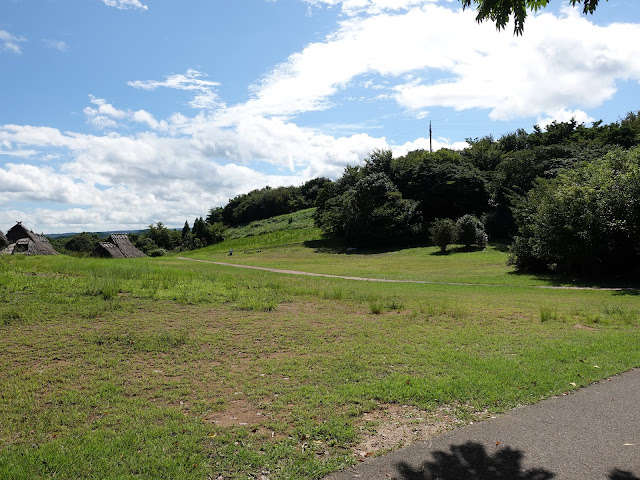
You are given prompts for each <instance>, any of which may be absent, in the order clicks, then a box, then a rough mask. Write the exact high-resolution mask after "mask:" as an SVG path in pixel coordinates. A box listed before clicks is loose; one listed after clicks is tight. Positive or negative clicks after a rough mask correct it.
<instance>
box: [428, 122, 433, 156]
mask: <svg viewBox="0 0 640 480" xmlns="http://www.w3.org/2000/svg"><path fill="white" fill-rule="evenodd" d="M429 153H433V146H432V144H431V120H429Z"/></svg>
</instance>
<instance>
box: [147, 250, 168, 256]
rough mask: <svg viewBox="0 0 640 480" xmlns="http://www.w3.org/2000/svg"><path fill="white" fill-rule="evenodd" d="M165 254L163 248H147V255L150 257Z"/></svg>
mask: <svg viewBox="0 0 640 480" xmlns="http://www.w3.org/2000/svg"><path fill="white" fill-rule="evenodd" d="M166 254H167V251H166V250H165V249H164V248H154V249H153V250H149V252H147V255H149V256H150V257H164V256H165V255H166Z"/></svg>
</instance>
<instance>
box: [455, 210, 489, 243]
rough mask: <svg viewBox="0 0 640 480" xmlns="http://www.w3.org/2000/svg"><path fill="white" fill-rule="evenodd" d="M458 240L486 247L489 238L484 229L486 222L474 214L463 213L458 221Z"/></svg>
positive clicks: (458, 241)
mask: <svg viewBox="0 0 640 480" xmlns="http://www.w3.org/2000/svg"><path fill="white" fill-rule="evenodd" d="M456 230H457V234H458V235H457V237H456V242H457V243H460V244H462V245H464V246H465V247H471V246H472V245H477V246H478V247H482V248H484V247H486V246H487V242H488V241H489V238H488V237H487V234H486V233H485V231H484V224H483V223H482V222H481V221H480V220H478V219H477V218H476V217H474V216H473V215H469V214H467V215H463V216H462V217H460V218H459V219H458V220H457V221H456Z"/></svg>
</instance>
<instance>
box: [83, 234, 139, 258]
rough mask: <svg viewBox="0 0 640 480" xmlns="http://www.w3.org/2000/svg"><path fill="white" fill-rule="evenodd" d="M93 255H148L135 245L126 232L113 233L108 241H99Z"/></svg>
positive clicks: (110, 256)
mask: <svg viewBox="0 0 640 480" xmlns="http://www.w3.org/2000/svg"><path fill="white" fill-rule="evenodd" d="M91 256H92V257H104V258H137V257H144V256H146V255H145V254H144V253H142V252H141V251H140V250H138V249H137V248H136V247H134V246H133V244H132V243H131V240H129V237H128V236H127V235H126V234H125V233H112V234H111V235H109V238H108V239H107V241H106V242H101V243H99V244H98V245H97V246H96V248H95V250H94V251H93V253H92V254H91Z"/></svg>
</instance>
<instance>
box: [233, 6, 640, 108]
mask: <svg viewBox="0 0 640 480" xmlns="http://www.w3.org/2000/svg"><path fill="white" fill-rule="evenodd" d="M315 3H318V2H315ZM322 3H324V4H330V5H331V4H332V5H337V4H338V3H340V4H341V5H342V8H343V9H347V10H348V9H351V10H354V9H359V8H362V9H366V10H367V11H368V12H369V11H371V10H372V9H377V10H379V11H386V10H388V9H389V8H390V7H391V6H392V5H394V4H392V3H389V2H386V1H364V0H363V1H359V0H353V1H349V2H334V1H330V0H327V1H322ZM416 3H418V2H414V1H409V0H407V1H404V2H400V3H398V4H397V6H398V8H403V9H406V11H403V12H402V14H389V13H380V14H376V15H369V16H366V15H365V16H355V17H349V18H348V19H347V20H344V21H343V22H342V23H341V24H340V28H339V29H338V31H337V32H335V33H334V34H331V35H329V36H328V37H327V38H326V39H325V40H324V41H322V42H316V43H312V44H309V45H308V46H307V47H305V48H304V49H303V50H302V51H301V52H299V53H296V54H293V55H291V56H290V57H289V58H288V59H287V61H286V62H284V63H283V64H281V65H279V66H278V67H276V68H275V69H274V70H273V71H272V72H270V73H269V74H267V75H266V76H265V77H264V79H262V81H261V82H259V83H258V84H257V85H255V86H254V93H253V97H252V99H251V100H249V101H248V102H247V103H245V104H243V105H239V106H236V107H234V108H233V109H229V110H228V111H227V112H226V113H227V114H229V115H235V116H240V117H242V116H245V115H267V116H268V115H287V116H291V115H297V114H300V113H303V112H309V111H314V110H325V109H328V108H331V107H332V98H333V97H334V96H335V94H336V93H338V92H340V91H341V90H344V89H346V88H347V87H348V86H350V85H352V84H354V82H356V81H357V79H358V78H359V77H360V76H362V75H368V74H377V75H381V76H384V77H385V78H386V79H387V81H389V82H392V81H393V80H400V81H396V83H395V85H394V86H393V87H392V88H391V93H392V95H393V98H394V99H395V100H396V101H397V103H398V104H399V105H401V106H403V107H405V108H407V109H409V110H418V111H419V110H423V109H427V108H431V107H438V106H439V107H449V108H454V109H456V110H468V109H490V111H491V113H490V118H492V119H494V120H509V119H514V118H525V117H531V116H550V115H553V114H555V112H558V111H560V110H562V109H575V108H581V109H584V108H592V107H596V106H599V105H601V104H602V102H604V101H606V100H608V99H610V98H611V97H612V96H613V95H614V93H615V92H616V82H617V81H619V80H628V79H635V80H638V79H640V43H638V42H630V41H629V39H630V38H640V25H637V24H613V25H609V26H605V27H600V26H596V25H594V24H593V23H592V22H591V21H590V20H589V19H588V18H586V17H583V16H581V15H580V14H579V13H578V12H577V11H576V10H574V9H567V10H565V11H564V13H563V14H562V15H561V16H560V17H558V16H554V15H552V14H549V13H545V14H541V15H533V16H531V17H530V18H529V19H528V22H527V34H526V35H524V36H522V37H514V36H512V35H509V34H506V33H505V32H497V31H496V29H495V27H494V26H493V25H491V24H490V23H485V24H480V25H478V24H477V23H476V22H475V20H474V13H473V12H471V11H466V12H463V11H462V10H461V9H459V8H458V9H456V10H451V9H449V8H445V7H442V6H439V5H435V4H431V3H430V2H427V1H422V2H420V3H421V4H422V5H421V6H414V5H415V4H416ZM462 31H464V35H460V34H458V32H462ZM402 76H410V77H411V80H409V81H404V82H403V81H402V80H401V77H402Z"/></svg>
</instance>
